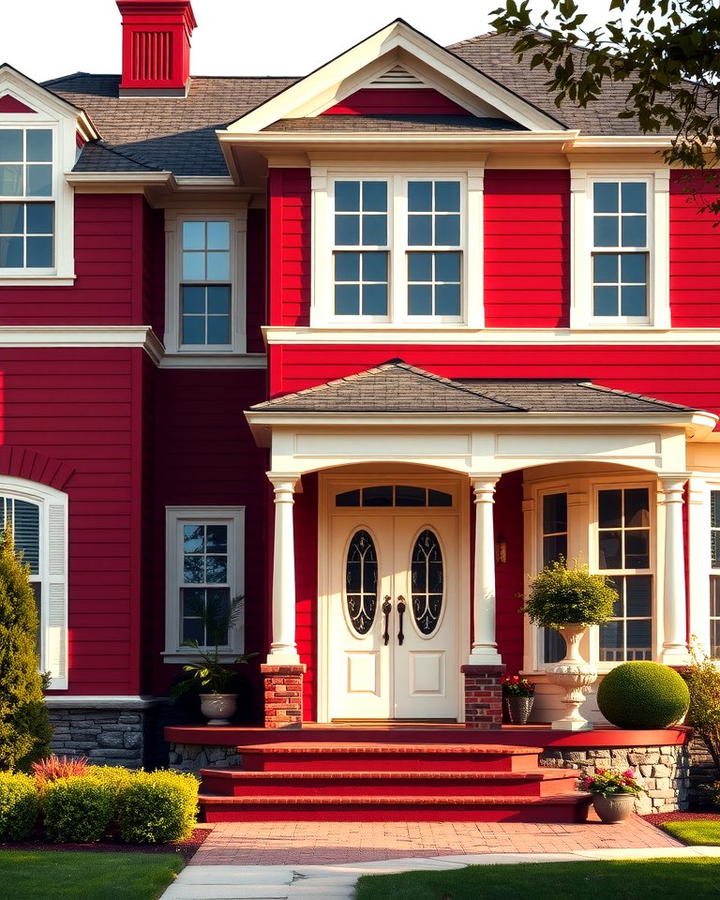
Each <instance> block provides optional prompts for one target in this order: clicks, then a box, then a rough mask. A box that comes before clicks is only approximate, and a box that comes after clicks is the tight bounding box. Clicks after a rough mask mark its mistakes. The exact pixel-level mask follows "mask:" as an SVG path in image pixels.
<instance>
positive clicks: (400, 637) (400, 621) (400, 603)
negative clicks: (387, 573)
mask: <svg viewBox="0 0 720 900" xmlns="http://www.w3.org/2000/svg"><path fill="white" fill-rule="evenodd" d="M397 599H398V602H397V611H398V625H399V631H398V644H400V646H402V642H403V641H404V640H405V634H404V633H403V616H404V615H405V610H406V609H407V606H406V605H405V598H404V597H403V595H402V594H400V596H399V597H398V598H397Z"/></svg>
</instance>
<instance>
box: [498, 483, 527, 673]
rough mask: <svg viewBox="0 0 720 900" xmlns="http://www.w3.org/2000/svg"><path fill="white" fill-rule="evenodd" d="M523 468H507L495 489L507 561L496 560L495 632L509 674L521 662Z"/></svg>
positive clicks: (516, 670) (523, 572)
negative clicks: (519, 612)
mask: <svg viewBox="0 0 720 900" xmlns="http://www.w3.org/2000/svg"><path fill="white" fill-rule="evenodd" d="M522 484H523V473H522V472H508V473H507V475H503V477H502V478H501V479H500V481H498V484H497V488H496V490H495V507H494V514H495V515H494V530H495V540H496V541H504V543H505V545H506V548H507V550H506V553H507V556H506V561H505V562H498V563H496V564H495V587H496V593H497V605H496V616H497V618H496V635H497V643H498V647H499V648H500V654H501V656H502V659H503V662H504V663H505V665H506V666H507V670H508V672H509V673H510V674H515V673H516V672H519V671H520V669H521V668H522V664H523V624H524V620H523V617H522V616H521V615H519V614H518V610H519V609H520V607H521V606H522V600H521V599H520V594H522V592H523V590H524V589H525V582H524V577H525V566H524V555H523V553H524V551H523V513H522Z"/></svg>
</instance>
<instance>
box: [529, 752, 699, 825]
mask: <svg viewBox="0 0 720 900" xmlns="http://www.w3.org/2000/svg"><path fill="white" fill-rule="evenodd" d="M540 765H541V766H548V767H556V768H567V767H570V766H576V767H579V768H580V769H582V770H583V771H585V772H588V773H590V774H592V773H593V772H594V771H595V769H596V768H601V769H603V768H613V769H627V768H633V769H638V770H639V772H640V775H641V777H642V780H643V782H644V783H645V788H646V793H643V794H640V796H639V797H638V799H637V800H636V802H635V811H636V812H637V813H640V815H646V814H647V813H659V812H675V811H676V810H685V809H687V808H688V798H689V789H690V756H689V748H688V746H687V745H668V746H660V747H592V748H588V749H578V748H573V749H572V750H566V749H554V748H553V749H548V750H545V751H544V752H543V753H542V755H541V756H540Z"/></svg>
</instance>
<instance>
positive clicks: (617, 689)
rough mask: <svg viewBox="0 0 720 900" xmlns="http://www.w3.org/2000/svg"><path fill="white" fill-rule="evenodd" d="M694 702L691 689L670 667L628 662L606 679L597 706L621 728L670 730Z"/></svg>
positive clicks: (650, 663)
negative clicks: (667, 728)
mask: <svg viewBox="0 0 720 900" xmlns="http://www.w3.org/2000/svg"><path fill="white" fill-rule="evenodd" d="M689 703H690V692H689V691H688V687H687V685H686V684H685V682H684V681H683V679H682V677H681V676H680V675H678V673H677V672H676V671H675V670H674V669H671V668H670V667H669V666H662V665H660V663H654V662H627V663H623V664H622V665H620V666H617V668H615V669H613V670H612V672H609V673H608V674H607V675H606V676H605V678H603V680H602V683H601V684H600V687H599V688H598V692H597V704H598V707H599V709H600V712H601V713H602V714H603V715H604V716H605V718H606V719H607V720H608V722H611V723H612V724H613V725H617V726H618V728H666V727H667V726H668V725H672V724H673V723H674V722H678V721H679V720H680V719H682V717H683V716H684V715H685V713H686V712H687V708H688V704H689Z"/></svg>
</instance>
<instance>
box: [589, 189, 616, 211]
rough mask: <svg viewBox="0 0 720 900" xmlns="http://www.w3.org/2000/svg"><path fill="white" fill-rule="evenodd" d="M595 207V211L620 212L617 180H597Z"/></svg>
mask: <svg viewBox="0 0 720 900" xmlns="http://www.w3.org/2000/svg"><path fill="white" fill-rule="evenodd" d="M593 209H594V210H595V212H603V213H614V212H618V185H617V182H602V181H599V182H596V183H595V184H594V185H593Z"/></svg>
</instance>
